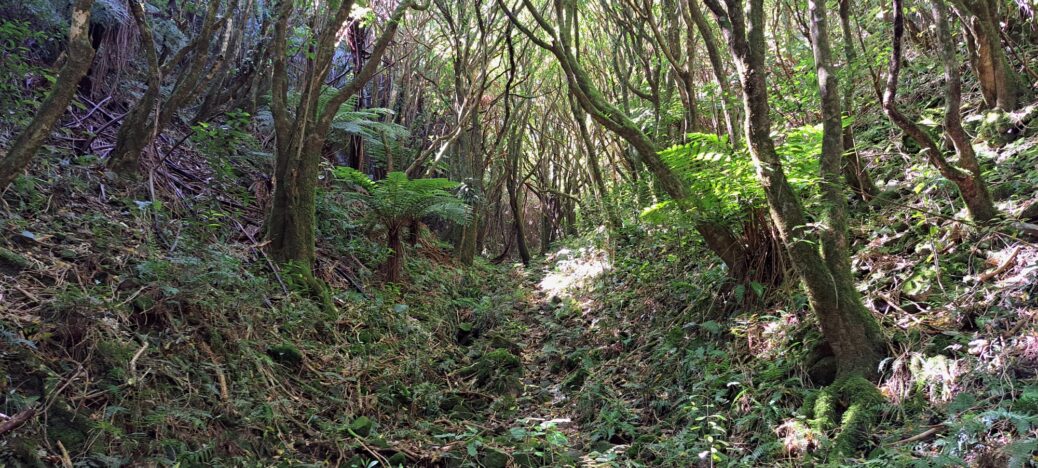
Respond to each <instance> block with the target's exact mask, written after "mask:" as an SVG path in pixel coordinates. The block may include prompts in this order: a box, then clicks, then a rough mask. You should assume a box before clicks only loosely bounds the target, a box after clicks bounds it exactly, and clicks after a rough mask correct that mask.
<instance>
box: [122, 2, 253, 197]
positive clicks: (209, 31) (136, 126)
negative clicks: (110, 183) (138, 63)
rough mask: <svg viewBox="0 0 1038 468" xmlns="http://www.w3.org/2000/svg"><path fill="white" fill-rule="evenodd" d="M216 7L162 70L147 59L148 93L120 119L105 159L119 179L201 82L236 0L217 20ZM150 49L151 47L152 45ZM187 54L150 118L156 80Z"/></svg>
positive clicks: (215, 4)
mask: <svg viewBox="0 0 1038 468" xmlns="http://www.w3.org/2000/svg"><path fill="white" fill-rule="evenodd" d="M220 3H221V1H220V0H214V1H213V2H211V3H210V4H209V7H208V9H207V11H206V17H205V21H204V22H203V24H202V29H201V31H199V33H198V36H196V37H195V39H194V40H192V41H191V43H190V44H188V45H186V46H184V47H183V48H182V49H181V50H179V51H177V53H176V54H175V55H174V57H173V58H172V59H171V60H170V61H169V62H167V63H166V66H165V67H163V68H161V69H160V68H158V60H157V59H156V60H155V62H151V59H150V58H149V66H150V67H151V69H150V70H149V77H148V90H147V91H146V92H145V95H144V97H142V98H141V100H140V101H138V102H137V105H135V106H134V107H133V109H131V110H130V112H129V114H127V118H125V119H123V123H122V126H121V127H120V128H119V133H118V134H117V137H116V142H115V148H114V149H112V152H111V154H110V155H109V157H108V162H107V166H108V168H109V169H111V170H112V171H114V172H116V173H118V174H119V175H121V176H123V177H131V178H132V177H133V176H135V175H136V173H137V169H138V166H139V163H140V156H141V152H142V151H143V150H144V148H147V147H148V145H150V144H152V142H154V141H155V138H157V137H158V134H159V133H160V132H162V130H163V129H164V128H166V127H167V126H168V125H169V124H170V122H172V121H173V117H174V116H176V113H177V112H179V111H180V109H181V107H183V106H184V105H185V104H186V103H187V102H188V100H189V99H190V98H191V97H192V95H193V93H194V92H195V87H196V86H198V84H199V82H200V81H201V80H202V76H203V73H202V72H203V71H205V65H206V61H207V59H208V57H209V44H210V41H211V38H212V35H213V33H214V32H215V31H216V30H217V29H218V28H219V27H222V25H223V24H224V23H225V22H226V21H227V18H228V17H229V16H230V14H232V13H230V12H233V11H234V9H235V8H237V5H238V1H237V0H232V2H231V4H230V6H229V8H228V10H229V13H228V16H226V17H224V18H223V19H220V20H218V19H217V13H218V12H219V7H220ZM135 16H136V15H135ZM149 32H150V30H142V33H144V34H145V35H146V36H147V35H148V33H149ZM147 41H148V39H147V38H145V48H147V47H148V46H147ZM152 47H154V43H153V44H152ZM189 53H190V54H193V55H192V57H191V60H190V61H189V62H188V65H187V67H186V69H184V70H182V72H181V73H180V74H179V77H178V79H177V82H176V84H175V85H174V87H173V91H172V92H171V93H170V95H169V97H168V98H167V99H166V100H165V101H164V102H161V103H159V104H158V106H159V109H158V116H156V117H155V118H154V119H153V118H152V117H151V114H152V112H153V109H154V108H155V105H156V100H157V98H158V95H159V90H158V88H157V87H156V80H159V81H158V84H160V85H161V79H162V76H163V75H165V74H167V72H169V71H170V70H171V69H172V67H175V66H177V62H179V61H180V60H182V59H184V58H186V57H187V54H189ZM149 55H150V54H149ZM142 123H143V125H142ZM126 127H129V128H126Z"/></svg>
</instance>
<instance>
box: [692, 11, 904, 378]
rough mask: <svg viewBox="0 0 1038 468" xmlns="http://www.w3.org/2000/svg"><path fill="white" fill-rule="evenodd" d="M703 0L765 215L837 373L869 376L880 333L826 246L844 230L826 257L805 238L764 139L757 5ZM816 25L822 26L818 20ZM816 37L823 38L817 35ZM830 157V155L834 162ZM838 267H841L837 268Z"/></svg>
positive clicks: (829, 85) (833, 105) (831, 183)
mask: <svg viewBox="0 0 1038 468" xmlns="http://www.w3.org/2000/svg"><path fill="white" fill-rule="evenodd" d="M706 3H707V6H708V7H710V9H711V11H713V13H714V15H715V17H716V18H717V20H718V23H719V24H720V25H721V29H722V31H724V33H725V36H726V37H727V39H728V43H729V47H730V49H731V51H732V55H733V57H734V58H735V63H736V68H737V70H738V74H739V79H740V83H741V84H742V91H743V97H744V99H743V106H744V109H745V112H746V120H745V124H746V135H747V140H748V142H749V146H750V155H751V157H752V159H753V162H754V166H755V167H756V173H757V178H758V180H760V182H761V185H762V186H763V187H764V193H765V196H766V198H767V202H768V208H769V211H770V213H771V217H772V220H773V221H774V223H775V226H776V227H777V228H778V231H779V235H780V237H781V239H782V242H783V244H784V245H785V247H786V249H787V250H788V251H789V254H790V260H791V262H792V263H793V267H794V268H795V270H796V271H797V273H798V274H799V276H800V278H801V279H802V280H803V282H804V286H805V287H806V289H807V296H808V300H809V302H810V304H811V308H812V310H814V312H815V315H816V316H817V317H818V322H819V325H820V326H821V328H822V334H823V335H824V336H825V339H826V341H828V342H829V344H830V345H831V346H832V348H833V353H834V354H835V355H836V360H837V364H838V367H839V373H840V374H841V375H854V374H860V375H864V376H868V377H870V378H875V377H876V376H877V364H878V363H879V361H880V359H881V357H882V356H883V353H884V343H885V340H884V337H883V334H882V332H881V330H880V328H879V324H878V323H877V322H876V320H875V318H873V317H872V316H871V315H870V314H869V313H868V311H867V310H866V309H865V308H864V307H863V306H862V304H861V300H860V297H859V296H858V292H857V290H856V288H855V287H854V282H853V275H852V274H851V272H850V271H849V268H850V264H849V262H847V263H846V264H844V263H843V262H842V261H839V260H838V256H837V253H835V252H831V251H830V250H831V249H832V248H834V247H835V248H838V245H836V242H838V241H839V240H840V239H841V237H840V236H845V235H846V234H845V233H842V234H841V233H837V232H833V233H830V234H829V236H830V237H828V238H827V240H828V242H830V243H833V244H834V245H833V246H831V247H830V248H827V249H826V250H827V251H830V252H827V253H829V254H830V255H829V256H827V257H823V255H822V254H821V253H820V252H819V250H818V248H817V243H816V242H813V241H812V239H813V238H815V236H814V235H813V234H812V232H811V231H812V229H811V228H810V226H809V223H808V221H807V217H806V216H805V214H804V210H803V206H802V205H801V202H800V199H799V197H798V196H797V194H796V193H795V192H794V191H793V188H792V186H790V184H789V181H788V180H787V179H786V175H785V172H784V171H783V169H782V162H781V159H780V158H779V156H778V154H777V152H776V151H775V142H774V141H773V140H772V139H771V136H770V133H771V115H770V108H769V104H768V94H767V83H766V81H765V71H766V63H765V60H764V58H765V57H764V53H765V50H766V46H765V41H764V27H765V24H764V2H763V0H749V8H748V9H747V10H745V13H744V10H743V9H742V2H741V1H739V0H727V1H726V6H725V7H722V6H721V4H720V3H719V2H718V1H717V0H707V1H706ZM812 4H814V2H812ZM817 7H818V5H815V6H814V7H813V8H817ZM818 27H819V28H821V29H820V30H821V31H823V32H824V31H825V29H824V28H825V25H824V23H822V24H820V25H818ZM822 36H823V37H824V33H823V34H822ZM813 42H815V43H818V42H819V39H818V38H815V40H814V41H813ZM826 49H828V47H826ZM820 52H821V51H820ZM826 54H827V50H826V51H824V52H822V58H825V57H826ZM818 65H819V67H820V70H819V73H818V75H819V77H823V76H826V77H829V78H832V73H831V71H830V70H829V64H828V63H827V62H819V64H818ZM834 81H835V80H834ZM820 84H822V83H820ZM825 90H827V91H828V92H827V93H825V94H824V95H825V96H826V98H827V101H828V104H829V105H828V109H829V111H830V112H831V111H832V110H833V109H835V115H829V116H828V117H829V125H828V126H829V127H830V128H832V127H833V123H834V122H835V125H836V127H835V128H836V129H837V130H836V133H835V134H832V132H831V131H830V132H829V133H830V135H828V138H827V140H828V142H829V144H828V145H827V146H828V149H829V153H828V157H826V158H823V161H822V162H823V167H825V168H826V169H825V172H824V173H823V176H824V178H825V179H826V181H827V187H826V188H827V193H828V194H827V198H830V197H833V192H834V191H836V192H838V190H839V187H840V182H839V172H838V171H837V172H836V173H835V174H834V173H833V170H834V168H837V167H839V163H840V160H839V159H838V158H839V156H840V153H841V152H842V151H841V149H842V148H841V146H842V143H841V142H840V134H839V119H840V112H839V95H838V94H837V93H838V91H837V89H836V87H835V83H833V82H826V84H825ZM834 119H835V120H834ZM834 150H835V152H834ZM834 155H835V156H836V157H837V159H836V160H835V164H834V162H833V156H834ZM830 204H831V203H830ZM841 208H842V205H840V204H836V205H833V206H830V207H829V210H830V212H829V213H828V217H829V218H830V219H833V220H836V221H837V222H840V219H841V218H842V217H844V216H846V215H845V214H844V213H841V212H840V210H841ZM830 229H832V227H830ZM844 267H845V268H847V269H848V270H847V271H840V270H841V269H842V268H844Z"/></svg>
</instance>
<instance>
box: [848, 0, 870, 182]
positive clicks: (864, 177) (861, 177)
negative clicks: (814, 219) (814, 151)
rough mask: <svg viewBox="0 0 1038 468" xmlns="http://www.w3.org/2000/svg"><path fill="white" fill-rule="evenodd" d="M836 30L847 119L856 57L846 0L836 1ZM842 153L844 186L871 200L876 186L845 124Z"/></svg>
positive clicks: (850, 127) (851, 105)
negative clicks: (840, 42) (840, 37)
mask: <svg viewBox="0 0 1038 468" xmlns="http://www.w3.org/2000/svg"><path fill="white" fill-rule="evenodd" d="M840 29H841V30H842V32H843V57H844V60H845V61H846V62H847V63H846V64H845V65H844V66H845V67H846V69H847V70H848V71H849V73H845V76H846V77H847V78H848V79H847V82H846V83H844V85H843V114H844V115H845V116H847V117H852V116H854V80H852V79H851V78H852V77H854V76H856V75H857V74H856V73H855V69H856V68H857V66H856V64H857V58H858V57H857V56H858V54H857V52H856V50H855V48H854V41H853V39H852V36H851V2H850V0H840ZM843 153H844V155H846V164H845V165H844V175H845V176H846V179H847V185H849V186H850V187H851V189H852V190H853V192H854V194H855V195H856V196H858V197H860V198H861V199H862V200H864V201H869V200H871V199H872V198H873V197H875V196H876V195H877V194H878V193H879V189H877V188H876V184H875V183H874V182H873V181H872V176H870V175H869V172H868V170H867V169H866V164H865V160H864V159H863V158H862V157H861V153H858V148H857V147H856V145H855V144H854V127H853V125H847V126H845V127H844V128H843Z"/></svg>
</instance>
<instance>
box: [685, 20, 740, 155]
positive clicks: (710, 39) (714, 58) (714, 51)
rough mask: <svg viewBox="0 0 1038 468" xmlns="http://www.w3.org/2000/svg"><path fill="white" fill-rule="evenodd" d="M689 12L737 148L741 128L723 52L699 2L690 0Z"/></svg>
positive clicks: (726, 124)
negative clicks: (700, 37)
mask: <svg viewBox="0 0 1038 468" xmlns="http://www.w3.org/2000/svg"><path fill="white" fill-rule="evenodd" d="M688 11H689V17H690V19H691V20H692V22H693V23H695V25H696V29H697V30H698V31H699V34H700V35H702V36H703V44H704V45H705V46H706V55H707V57H708V58H709V59H710V70H711V71H713V73H714V79H715V80H717V87H718V89H720V90H721V97H720V99H719V100H720V102H721V111H722V112H723V113H724V124H725V127H726V128H727V129H728V139H729V140H730V142H731V144H732V147H733V148H736V147H738V146H739V126H738V125H737V124H736V121H737V119H736V118H735V116H734V115H732V114H733V112H734V110H733V109H732V105H731V99H732V89H731V86H729V85H728V75H727V73H725V70H724V61H723V60H722V59H721V52H720V51H719V50H718V48H717V38H716V37H715V36H714V31H713V29H711V28H710V25H709V24H708V23H707V22H706V17H705V16H703V10H701V9H700V8H699V0H688Z"/></svg>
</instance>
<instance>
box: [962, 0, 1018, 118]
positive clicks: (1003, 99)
mask: <svg viewBox="0 0 1038 468" xmlns="http://www.w3.org/2000/svg"><path fill="white" fill-rule="evenodd" d="M955 4H956V6H958V7H959V8H958V9H959V11H960V13H962V14H961V16H962V18H963V21H965V22H967V26H968V29H969V32H970V35H971V39H972V42H973V45H974V54H973V56H972V57H971V60H970V62H971V63H972V65H973V69H974V71H975V72H976V74H977V81H979V82H980V90H981V93H982V94H983V95H984V102H985V103H986V104H987V106H988V107H989V108H995V107H997V108H999V109H1002V110H1004V111H1007V112H1009V111H1013V110H1016V108H1017V107H1019V98H1020V94H1021V92H1022V89H1021V88H1022V87H1021V84H1020V78H1019V77H1018V76H1017V75H1016V72H1015V71H1014V70H1013V69H1012V67H1011V66H1010V65H1009V59H1008V58H1007V57H1006V53H1005V49H1004V48H1003V47H1002V38H1001V37H1000V36H999V33H998V31H999V28H1000V25H999V20H998V4H997V3H996V2H995V1H994V0H955Z"/></svg>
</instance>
